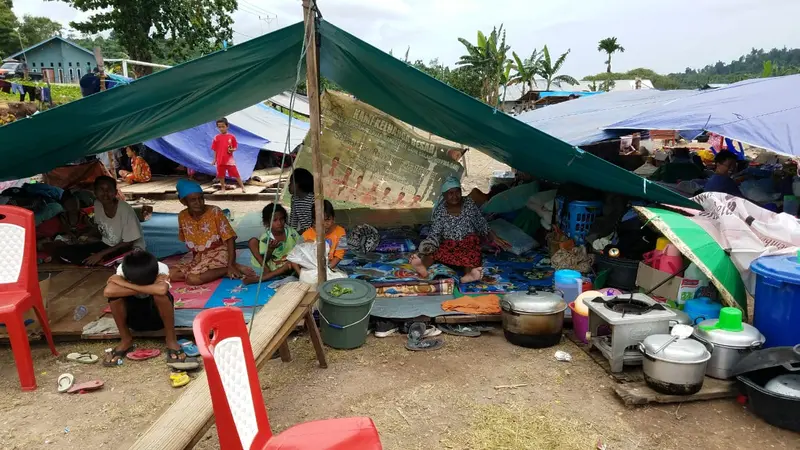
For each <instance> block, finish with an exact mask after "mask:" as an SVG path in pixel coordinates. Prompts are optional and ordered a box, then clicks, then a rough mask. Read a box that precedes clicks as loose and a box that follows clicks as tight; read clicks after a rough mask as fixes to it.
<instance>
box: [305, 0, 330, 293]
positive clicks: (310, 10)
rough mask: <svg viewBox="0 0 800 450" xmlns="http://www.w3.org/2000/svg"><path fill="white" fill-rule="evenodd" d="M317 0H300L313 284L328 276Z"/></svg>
mask: <svg viewBox="0 0 800 450" xmlns="http://www.w3.org/2000/svg"><path fill="white" fill-rule="evenodd" d="M316 12H317V2H316V1H315V0H303V21H304V24H305V29H306V86H307V88H308V104H309V112H310V114H311V115H310V117H309V119H311V128H310V131H309V133H308V136H309V138H310V139H311V167H312V170H313V171H314V218H315V221H314V231H316V234H317V241H316V242H317V288H318V289H319V288H320V287H321V286H322V283H324V282H325V281H326V280H327V279H328V264H327V262H326V261H327V258H326V254H325V225H323V221H324V219H325V213H324V204H323V201H324V199H325V194H324V192H323V191H322V156H321V155H320V150H319V136H320V133H321V132H322V121H321V119H320V102H319V95H320V92H319V51H318V48H317V21H316Z"/></svg>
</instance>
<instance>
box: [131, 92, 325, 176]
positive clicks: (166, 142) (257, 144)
mask: <svg viewBox="0 0 800 450" xmlns="http://www.w3.org/2000/svg"><path fill="white" fill-rule="evenodd" d="M227 119H228V122H229V123H230V130H229V132H230V133H231V134H233V135H234V136H236V141H237V142H238V144H239V149H238V150H237V151H236V153H235V154H234V158H235V160H236V166H237V168H238V169H239V174H240V175H241V176H242V179H245V180H246V179H248V178H250V176H251V175H252V174H253V168H254V167H255V164H256V159H257V158H258V152H260V151H261V150H268V151H275V152H281V153H282V152H283V151H284V150H285V149H286V148H287V147H286V145H285V143H286V136H287V131H288V128H289V116H287V115H286V114H283V113H281V112H279V111H276V110H274V109H272V108H270V107H268V106H265V105H263V104H261V103H259V104H257V105H255V106H251V107H249V108H247V109H244V110H242V111H239V112H236V113H233V114H230V115H229V116H228V117H227ZM291 124H292V134H291V144H290V145H289V147H288V150H289V151H292V150H293V149H294V148H295V147H297V146H298V145H300V144H301V143H302V142H303V139H304V138H305V135H306V133H307V132H308V128H309V125H308V123H306V122H303V121H300V120H298V119H292V121H291ZM218 133H219V131H218V130H217V125H216V123H215V122H208V123H204V124H203V125H200V126H196V127H194V128H189V129H188V130H183V131H179V132H177V133H172V134H170V135H167V136H164V137H161V138H158V139H153V140H150V141H146V142H145V145H147V146H148V147H150V148H152V149H153V150H155V151H157V152H158V153H160V154H162V155H164V156H166V157H167V158H169V159H171V160H173V161H175V162H177V163H179V164H181V165H183V166H185V167H188V168H190V169H194V170H196V171H198V172H202V173H207V174H209V175H215V174H216V168H215V167H214V166H212V165H211V161H212V160H213V158H214V154H213V152H212V151H211V141H212V140H213V139H214V136H216V135H217V134H218Z"/></svg>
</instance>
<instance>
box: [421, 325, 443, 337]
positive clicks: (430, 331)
mask: <svg viewBox="0 0 800 450" xmlns="http://www.w3.org/2000/svg"><path fill="white" fill-rule="evenodd" d="M440 334H442V330H440V329H438V328H436V327H434V326H432V325H428V328H426V329H425V333H423V335H422V337H423V338H430V337H436V336H439V335H440Z"/></svg>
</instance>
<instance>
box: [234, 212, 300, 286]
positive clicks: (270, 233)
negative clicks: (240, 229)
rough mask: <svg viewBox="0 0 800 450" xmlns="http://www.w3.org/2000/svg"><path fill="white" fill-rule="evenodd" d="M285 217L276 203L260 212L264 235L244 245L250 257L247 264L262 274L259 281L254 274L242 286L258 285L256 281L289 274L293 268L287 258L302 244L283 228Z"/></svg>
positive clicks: (284, 213) (294, 235) (298, 238)
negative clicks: (298, 244)
mask: <svg viewBox="0 0 800 450" xmlns="http://www.w3.org/2000/svg"><path fill="white" fill-rule="evenodd" d="M287 217H288V214H287V213H286V210H285V209H284V208H283V206H281V205H279V204H277V203H270V204H269V205H267V206H265V207H264V209H263V210H262V211H261V220H262V222H263V223H264V227H265V228H266V229H267V231H265V232H264V234H262V235H261V237H259V238H258V239H256V238H252V239H250V241H249V242H248V243H247V246H248V247H249V248H250V253H251V254H252V256H251V258H250V262H251V263H252V265H253V267H255V268H256V272H258V273H261V277H259V276H258V275H257V274H254V275H253V276H248V277H246V278H245V279H244V284H252V283H258V281H259V279H260V280H262V281H265V280H270V279H272V278H276V277H279V276H282V275H288V274H290V273H291V272H292V265H291V264H290V263H289V262H288V261H287V260H286V256H287V255H288V254H289V252H291V251H292V249H293V248H294V246H295V245H296V244H297V243H298V242H302V238H301V237H300V234H299V233H298V232H297V231H296V230H295V229H294V228H292V227H288V226H286V219H287ZM270 224H272V226H271V227H270Z"/></svg>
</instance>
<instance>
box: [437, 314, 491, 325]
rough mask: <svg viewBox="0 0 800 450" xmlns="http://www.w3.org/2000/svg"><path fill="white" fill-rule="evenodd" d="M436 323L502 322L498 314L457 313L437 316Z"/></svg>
mask: <svg viewBox="0 0 800 450" xmlns="http://www.w3.org/2000/svg"><path fill="white" fill-rule="evenodd" d="M434 321H435V322H436V323H477V322H502V321H503V318H502V316H501V315H500V314H459V315H448V316H437V317H436V318H435V319H434Z"/></svg>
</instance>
